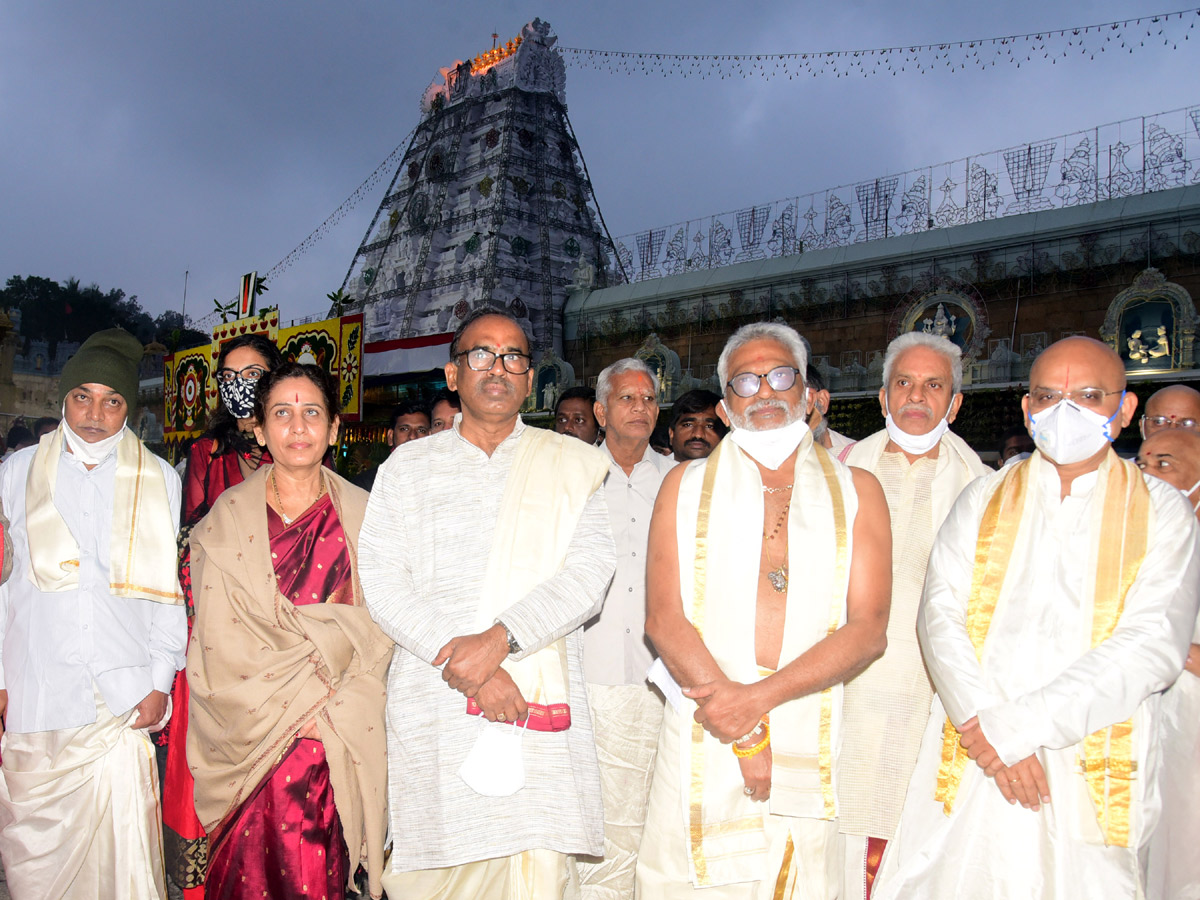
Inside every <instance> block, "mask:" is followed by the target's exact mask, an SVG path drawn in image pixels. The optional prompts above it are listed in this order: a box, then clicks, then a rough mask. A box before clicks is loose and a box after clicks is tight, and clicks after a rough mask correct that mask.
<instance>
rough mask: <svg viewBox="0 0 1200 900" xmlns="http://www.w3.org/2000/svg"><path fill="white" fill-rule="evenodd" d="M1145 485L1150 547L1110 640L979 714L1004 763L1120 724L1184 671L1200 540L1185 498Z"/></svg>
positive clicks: (1199, 597)
mask: <svg viewBox="0 0 1200 900" xmlns="http://www.w3.org/2000/svg"><path fill="white" fill-rule="evenodd" d="M1150 481H1151V483H1150V490H1151V501H1152V503H1153V515H1152V517H1151V531H1150V547H1149V549H1148V550H1147V552H1146V557H1145V559H1144V560H1143V561H1142V566H1141V569H1140V570H1139V571H1138V575H1137V578H1136V579H1135V580H1134V583H1133V586H1132V587H1130V589H1129V593H1128V594H1127V595H1126V597H1125V609H1124V611H1123V612H1122V613H1121V618H1120V620H1119V621H1118V623H1117V627H1116V628H1115V629H1114V631H1113V634H1112V637H1110V638H1109V639H1108V640H1106V641H1103V642H1101V643H1100V644H1099V645H1098V646H1096V647H1094V648H1092V649H1091V650H1089V651H1087V652H1086V653H1084V654H1083V655H1082V656H1080V657H1079V659H1078V660H1076V661H1075V662H1074V663H1072V664H1071V665H1070V666H1068V667H1067V668H1066V669H1065V670H1064V671H1063V672H1062V673H1061V674H1059V675H1058V676H1057V677H1055V678H1054V679H1052V680H1051V681H1050V682H1048V683H1047V684H1046V685H1044V686H1043V687H1041V688H1039V689H1038V690H1035V691H1030V692H1028V693H1026V694H1024V695H1022V696H1019V697H1015V698H1013V699H1011V700H1008V701H1005V702H1003V703H998V704H996V705H994V706H991V707H990V708H987V709H984V710H982V711H981V712H980V713H979V721H980V724H981V726H982V727H983V733H984V735H985V736H986V737H987V738H988V740H989V741H990V742H991V744H992V746H993V747H994V748H995V749H996V752H997V753H998V754H999V755H1000V758H1001V759H1002V760H1003V761H1004V763H1005V764H1006V765H1012V764H1014V763H1016V762H1018V761H1019V760H1022V759H1024V758H1025V757H1027V756H1029V755H1030V754H1032V753H1033V752H1035V751H1036V750H1038V749H1039V748H1041V747H1048V748H1051V749H1058V748H1062V747H1069V746H1071V745H1072V744H1076V743H1078V742H1079V741H1081V740H1083V738H1084V737H1085V736H1086V735H1088V734H1091V733H1092V732H1094V731H1097V730H1098V729H1100V728H1105V727H1107V726H1109V725H1112V724H1114V723H1116V722H1123V721H1125V720H1126V719H1128V718H1129V717H1130V716H1132V715H1133V713H1134V711H1135V710H1136V709H1137V707H1138V705H1139V704H1140V703H1141V702H1142V701H1143V700H1145V699H1146V697H1148V696H1149V695H1150V694H1153V693H1154V692H1156V691H1161V690H1163V689H1164V688H1166V687H1167V686H1168V685H1170V684H1171V683H1172V682H1173V681H1174V680H1175V679H1176V678H1177V677H1178V675H1179V673H1180V671H1182V669H1183V662H1184V659H1185V658H1186V656H1187V650H1188V644H1189V642H1190V640H1191V634H1192V630H1193V627H1194V625H1195V622H1196V609H1197V603H1198V601H1200V556H1198V554H1200V537H1198V531H1197V524H1196V518H1195V516H1194V515H1193V514H1192V510H1191V508H1190V507H1189V505H1188V504H1187V503H1186V502H1185V501H1184V499H1183V495H1182V494H1180V493H1179V491H1177V490H1175V489H1174V488H1172V487H1170V486H1169V485H1167V484H1165V483H1163V482H1155V481H1154V479H1150ZM1065 562H1066V563H1069V561H1065ZM1052 600H1053V598H1047V601H1050V602H1052Z"/></svg>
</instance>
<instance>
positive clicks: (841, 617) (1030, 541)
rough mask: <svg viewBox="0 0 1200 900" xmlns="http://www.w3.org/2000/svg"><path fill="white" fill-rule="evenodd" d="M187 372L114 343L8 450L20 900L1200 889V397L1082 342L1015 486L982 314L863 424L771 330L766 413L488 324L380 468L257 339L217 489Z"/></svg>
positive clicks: (238, 381)
mask: <svg viewBox="0 0 1200 900" xmlns="http://www.w3.org/2000/svg"><path fill="white" fill-rule="evenodd" d="M141 355H142V348H141V345H140V344H139V343H138V342H137V341H136V339H134V338H133V337H132V336H131V335H129V334H127V333H125V332H123V331H121V330H120V329H112V330H109V331H104V332H100V333H98V334H96V335H93V336H92V337H91V338H89V339H88V340H87V341H86V342H85V343H84V344H83V345H82V346H81V347H80V349H79V351H78V352H77V353H76V355H75V356H74V357H73V358H72V359H71V360H70V361H69V362H68V363H67V364H66V366H65V367H64V369H63V374H62V378H61V381H60V384H61V387H62V391H61V394H62V403H63V417H62V420H61V422H52V423H49V426H48V427H47V429H46V431H45V433H44V434H43V435H41V436H40V440H36V439H35V436H33V435H31V436H30V438H29V439H25V438H24V437H23V436H22V435H17V437H18V438H22V440H24V441H25V443H27V444H28V446H25V447H23V448H22V449H18V450H16V452H14V453H12V454H11V456H10V457H8V458H7V459H6V461H4V462H3V464H2V465H0V527H2V530H3V538H4V542H3V559H2V562H3V571H2V575H3V585H2V586H0V677H2V679H3V681H2V682H0V714H2V715H3V739H2V743H0V776H2V777H0V858H2V861H3V865H4V869H5V871H6V873H7V879H8V883H9V888H10V890H11V892H12V896H13V897H14V898H17V900H25V898H43V897H51V898H59V897H103V898H109V897H112V898H126V897H129V898H162V897H165V896H166V884H167V879H168V878H169V879H170V880H171V881H172V882H174V883H175V884H176V885H177V886H178V887H179V888H181V889H182V890H183V892H184V896H185V897H187V898H189V900H194V898H199V897H209V898H221V900H241V898H251V897H254V898H262V897H269V898H292V897H314V898H316V897H321V898H327V900H328V898H334V897H338V898H342V897H345V896H347V895H348V894H366V895H368V896H371V897H376V898H378V897H382V896H384V895H385V893H386V895H387V896H389V897H391V898H393V900H401V898H405V900H407V898H414V900H420V898H447V900H449V898H456V900H457V898H479V900H550V898H555V900H557V898H570V900H578V898H587V900H617V898H622V900H623V898H632V897H635V896H638V897H643V898H697V900H709V898H712V900H725V898H729V900H735V898H737V900H740V898H746V900H750V898H754V900H778V898H805V900H807V898H813V900H816V898H821V900H831V898H863V900H866V898H871V897H875V898H877V900H892V898H951V897H953V898H960V897H963V898H1028V897H1044V898H1075V897H1080V896H1086V897H1113V898H1117V897H1121V898H1124V897H1128V898H1141V897H1148V898H1188V897H1200V854H1197V853H1196V852H1195V837H1196V835H1197V834H1198V833H1200V778H1198V775H1200V772H1198V771H1197V768H1198V765H1200V764H1198V762H1197V759H1198V754H1200V630H1198V627H1197V612H1198V607H1200V525H1198V523H1197V517H1198V516H1200V393H1198V392H1197V391H1195V390H1194V389H1192V388H1191V387H1188V386H1185V385H1182V384H1180V385H1172V386H1170V387H1167V388H1164V389H1163V390H1160V391H1158V392H1157V393H1155V394H1154V395H1153V396H1152V397H1150V398H1149V399H1148V401H1147V403H1146V406H1145V409H1144V412H1143V414H1142V415H1141V416H1140V418H1138V416H1137V412H1138V410H1137V406H1138V399H1137V397H1136V396H1135V394H1133V393H1132V392H1131V391H1130V390H1129V389H1128V388H1127V385H1126V378H1125V368H1124V365H1123V363H1122V361H1121V360H1120V358H1119V357H1118V356H1117V355H1116V354H1115V353H1114V352H1113V351H1112V350H1111V349H1110V348H1109V347H1108V346H1107V345H1105V344H1102V343H1100V342H1098V341H1094V340H1091V339H1089V338H1085V337H1078V336H1077V337H1070V338H1066V339H1064V340H1062V341H1060V342H1058V343H1056V344H1053V345H1051V346H1050V347H1049V348H1047V349H1046V350H1045V351H1044V352H1043V353H1042V354H1041V355H1040V356H1039V357H1038V358H1037V360H1036V362H1035V364H1034V366H1033V370H1032V372H1031V374H1030V384H1029V392H1028V394H1027V395H1026V396H1025V398H1024V399H1023V402H1022V409H1023V414H1024V417H1023V421H1022V422H1017V423H1013V425H1014V427H1013V430H1012V431H1010V432H1006V433H1005V434H1003V435H1001V436H1000V439H999V444H998V450H999V457H1000V458H999V460H998V464H999V465H998V467H997V468H992V467H990V466H987V465H985V464H984V463H983V462H982V461H981V459H980V457H979V456H978V455H977V454H976V453H975V452H974V451H973V450H972V449H971V448H970V447H969V446H968V445H967V444H966V442H965V441H963V440H962V439H961V438H959V437H958V436H957V435H955V433H954V432H953V431H952V430H951V426H952V425H953V423H954V422H955V419H956V417H957V416H958V413H959V409H960V406H961V404H962V399H963V394H962V359H961V352H960V350H959V348H958V347H957V346H956V345H954V344H953V343H951V342H950V341H948V340H946V339H944V338H942V337H937V336H933V335H927V334H923V333H910V334H904V335H901V336H900V337H898V338H897V339H896V340H895V341H893V342H892V344H891V345H890V346H889V347H888V349H887V353H886V356H885V360H884V367H883V387H882V388H881V390H880V392H879V404H880V413H881V418H882V423H881V425H882V427H881V428H880V429H879V430H878V431H877V432H876V433H874V434H872V435H870V436H868V437H866V438H863V439H862V440H858V441H854V440H852V439H850V438H848V437H846V436H844V435H840V434H838V433H837V432H835V431H833V430H832V429H831V428H830V427H829V423H828V415H829V412H830V395H829V392H828V390H827V388H826V385H825V384H824V383H823V382H822V380H821V376H820V373H819V372H818V371H817V370H816V369H815V368H813V367H812V366H811V365H810V364H809V353H808V348H807V345H806V343H805V342H804V340H803V339H802V338H801V336H800V335H799V334H797V333H796V331H794V330H793V329H791V328H789V327H788V326H786V325H782V324H778V323H756V324H752V325H747V326H745V327H743V328H741V329H740V330H739V331H737V332H736V333H735V334H734V335H732V336H731V337H730V338H729V340H728V341H727V343H726V345H725V347H724V348H723V350H722V352H721V355H720V359H719V362H718V366H717V372H718V380H719V383H720V385H721V386H722V392H721V393H720V394H717V393H713V392H710V391H703V390H697V391H691V392H689V393H687V394H684V395H683V396H682V397H680V398H678V399H677V400H676V401H675V403H674V404H673V406H672V407H671V409H670V415H669V419H668V417H667V416H663V417H662V421H660V415H659V413H660V409H659V394H660V385H659V383H658V378H657V376H656V373H655V372H654V371H652V370H651V369H650V368H648V367H647V365H646V364H645V363H644V362H642V361H640V360H637V359H622V360H619V361H617V362H615V363H613V364H612V365H610V366H608V367H607V368H605V369H604V370H603V371H602V372H601V373H600V374H599V376H598V378H597V381H596V386H595V389H594V390H593V389H592V388H587V387H579V388H571V389H569V390H565V391H563V392H562V393H561V394H560V395H559V396H558V398H557V402H556V406H555V409H554V411H553V428H552V429H541V428H536V427H531V426H529V425H527V424H526V423H525V422H523V421H522V419H521V416H520V412H519V411H520V409H521V407H522V405H523V404H524V402H525V400H526V398H527V397H528V396H529V394H530V392H531V391H532V390H533V389H534V378H535V372H534V370H533V369H532V368H531V363H532V359H531V352H530V345H529V339H528V336H527V334H526V333H525V331H524V330H523V328H522V325H521V323H520V322H519V321H518V320H516V319H514V318H512V317H511V316H510V315H509V314H508V313H507V312H504V311H502V310H499V309H494V308H491V307H484V308H482V309H481V310H477V311H475V312H473V313H471V314H470V315H468V316H467V317H466V318H465V319H464V320H463V322H462V324H461V325H460V326H459V327H458V329H457V330H456V332H455V334H454V338H453V340H452V342H451V344H450V353H449V356H450V359H449V361H448V362H447V364H446V366H445V376H446V384H447V387H446V389H445V390H444V391H443V392H441V393H440V394H439V395H438V396H437V397H436V398H435V402H434V403H433V404H432V405H430V406H425V405H422V404H420V403H417V402H405V403H402V404H400V405H399V406H397V407H396V409H395V410H394V411H393V413H392V416H391V419H390V421H389V423H388V430H387V435H388V439H387V443H388V448H389V450H388V456H387V458H386V459H385V460H384V461H383V462H382V463H381V464H380V465H379V466H378V467H377V468H372V469H369V470H368V471H365V472H363V473H362V474H360V475H359V476H356V477H355V479H354V480H353V481H350V480H346V479H344V478H342V477H341V476H339V475H338V474H337V473H336V472H335V471H334V470H333V468H332V467H331V466H330V464H329V460H330V459H331V454H330V448H332V447H335V446H336V445H337V444H338V434H339V426H340V420H339V402H338V394H337V390H336V384H335V383H334V382H333V381H332V380H331V379H330V377H329V376H328V375H327V374H326V373H325V372H324V370H323V369H321V368H319V367H316V366H311V365H302V364H299V363H294V362H286V361H284V360H283V359H282V358H281V357H280V354H279V351H278V349H277V348H276V347H275V345H274V344H273V343H272V342H271V341H269V340H267V339H265V338H263V337H259V336H242V337H238V338H235V339H233V340H231V341H229V342H228V343H226V344H225V345H224V346H223V347H222V349H221V352H220V356H219V358H218V363H217V369H216V375H215V377H216V385H217V390H218V393H219V395H220V401H221V402H220V406H219V407H218V410H217V412H216V414H215V415H214V417H213V418H212V420H211V422H210V426H209V428H208V431H207V432H206V434H205V436H204V437H203V438H201V439H200V440H198V441H196V442H195V443H194V444H193V445H192V446H191V448H190V449H189V452H188V457H187V464H186V467H185V469H184V473H183V478H182V480H181V478H180V476H179V474H177V473H176V471H175V470H174V469H172V468H171V467H170V466H169V465H168V464H167V463H166V462H165V461H163V460H161V459H160V458H158V457H157V456H155V455H154V454H152V453H151V452H149V450H147V448H146V447H145V446H144V445H143V444H142V442H141V441H140V440H138V438H137V437H136V436H135V435H134V434H133V432H131V431H130V430H129V428H128V427H127V421H128V418H129V414H130V413H131V411H133V410H134V408H135V407H136V402H137V365H138V363H139V362H140V359H141ZM1135 418H1138V427H1139V429H1140V433H1141V436H1142V438H1143V442H1142V445H1141V448H1140V450H1139V452H1138V455H1137V458H1136V460H1126V459H1122V458H1120V457H1119V456H1118V455H1117V454H1116V453H1115V452H1114V451H1113V449H1112V441H1113V440H1114V439H1115V438H1116V437H1117V436H1118V435H1119V434H1120V432H1121V429H1122V428H1125V427H1126V426H1129V425H1131V424H1132V423H1133V422H1134V420H1135ZM156 735H157V736H156ZM155 743H157V744H158V745H159V746H158V750H159V756H161V757H162V767H161V771H160V768H159V766H157V765H156V754H155Z"/></svg>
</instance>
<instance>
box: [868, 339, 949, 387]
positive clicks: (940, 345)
mask: <svg viewBox="0 0 1200 900" xmlns="http://www.w3.org/2000/svg"><path fill="white" fill-rule="evenodd" d="M913 347H925V348H926V349H928V350H932V351H933V352H934V353H940V354H942V356H944V357H946V362H948V363H950V374H951V376H952V377H953V379H954V393H956V394H961V393H962V379H963V374H962V348H961V347H959V346H958V344H956V343H954V341H952V340H950V339H949V338H944V337H942V336H941V335H937V334H926V333H925V332H924V331H909V332H906V333H905V334H902V335H900V337H898V338H896V339H895V340H894V341H892V342H891V343H890V344H888V348H887V353H886V354H884V357H883V386H884V387H885V388H886V387H887V386H888V385H889V384H891V383H892V369H894V368H895V366H896V360H898V359H899V358H900V357H901V356H902V355H903V354H904V353H905V352H906V351H908V350H911V349H912V348H913Z"/></svg>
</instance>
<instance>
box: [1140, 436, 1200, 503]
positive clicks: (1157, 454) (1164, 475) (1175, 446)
mask: <svg viewBox="0 0 1200 900" xmlns="http://www.w3.org/2000/svg"><path fill="white" fill-rule="evenodd" d="M1137 464H1138V468H1139V469H1141V470H1142V471H1143V472H1145V473H1146V474H1147V475H1153V476H1154V477H1155V478H1161V479H1162V480H1163V481H1165V482H1167V484H1170V485H1174V486H1175V487H1177V488H1179V490H1181V491H1185V492H1188V499H1189V500H1192V501H1195V499H1196V493H1197V492H1196V491H1193V490H1192V489H1193V488H1195V487H1196V483H1197V482H1198V481H1200V434H1196V433H1195V432H1192V431H1182V430H1179V429H1175V428H1168V429H1164V430H1163V431H1160V432H1158V433H1157V434H1153V435H1151V436H1150V437H1148V438H1146V440H1144V441H1142V446H1141V448H1139V450H1138V455H1137Z"/></svg>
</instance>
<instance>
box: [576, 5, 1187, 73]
mask: <svg viewBox="0 0 1200 900" xmlns="http://www.w3.org/2000/svg"><path fill="white" fill-rule="evenodd" d="M1198 18H1200V8H1193V9H1185V10H1178V11H1175V12H1169V13H1161V14H1158V15H1151V16H1139V17H1136V18H1130V19H1122V20H1120V21H1117V22H1103V23H1101V24H1098V25H1078V26H1075V27H1073V28H1059V29H1054V30H1052V31H1037V32H1029V33H1028V34H1009V35H1004V36H1001V37H990V38H978V39H975V40H961V41H947V42H944V43H937V44H911V45H907V46H900V47H875V48H867V49H862V50H828V51H820V52H816V53H643V52H632V51H627V50H596V49H590V48H583V47H558V48H557V49H558V51H559V52H560V53H561V54H562V55H563V58H564V61H566V62H569V63H570V64H571V65H573V66H576V67H579V68H584V69H597V70H600V71H607V72H609V73H610V74H623V75H659V76H662V77H664V78H667V77H672V76H681V77H684V78H719V79H725V78H735V77H738V76H741V77H742V78H750V77H761V78H763V79H766V80H771V79H774V78H783V77H787V78H788V79H794V78H799V77H802V76H805V75H808V76H812V77H814V78H816V77H818V76H824V77H829V76H832V77H834V78H844V77H851V76H855V75H857V76H862V77H864V78H866V77H870V76H872V75H883V74H886V73H891V74H892V75H893V76H894V75H898V74H900V73H902V72H909V71H913V72H917V73H918V74H925V73H927V72H932V71H935V70H940V69H949V70H950V71H952V72H953V71H960V70H963V69H966V68H967V66H969V65H970V66H975V67H976V68H979V69H988V68H992V67H995V66H996V65H998V64H1002V63H1004V64H1009V65H1015V66H1016V67H1017V68H1020V67H1021V64H1022V63H1026V64H1033V63H1035V62H1040V61H1042V60H1047V59H1048V60H1050V63H1051V65H1056V64H1057V63H1058V60H1059V59H1062V58H1066V57H1069V56H1071V55H1075V56H1080V55H1082V56H1085V57H1087V58H1088V59H1089V60H1092V59H1095V58H1096V54H1098V53H1121V52H1128V53H1133V52H1134V51H1135V50H1138V49H1143V48H1147V46H1148V45H1150V46H1156V45H1157V42H1158V41H1159V40H1161V41H1162V45H1163V46H1166V47H1169V48H1170V49H1172V50H1175V49H1177V48H1178V45H1179V42H1180V41H1181V40H1182V41H1186V40H1188V38H1189V34H1188V33H1189V32H1190V31H1192V30H1193V28H1195V25H1196V22H1197V19H1198Z"/></svg>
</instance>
